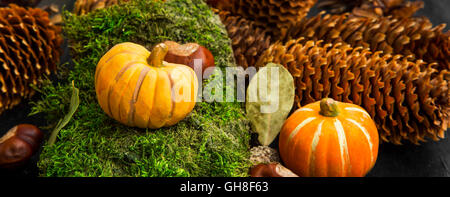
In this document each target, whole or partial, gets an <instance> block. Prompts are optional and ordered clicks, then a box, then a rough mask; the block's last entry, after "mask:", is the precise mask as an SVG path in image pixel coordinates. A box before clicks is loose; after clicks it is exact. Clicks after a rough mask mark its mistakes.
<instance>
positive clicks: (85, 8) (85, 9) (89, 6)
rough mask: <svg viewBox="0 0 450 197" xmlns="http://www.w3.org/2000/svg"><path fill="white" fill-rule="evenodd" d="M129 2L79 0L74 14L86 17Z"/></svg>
mask: <svg viewBox="0 0 450 197" xmlns="http://www.w3.org/2000/svg"><path fill="white" fill-rule="evenodd" d="M127 1H130V0H77V1H76V2H75V7H74V10H73V12H74V13H75V14H78V15H84V14H87V13H89V12H92V11H94V10H97V9H103V8H106V7H109V6H112V5H116V4H119V3H120V2H127Z"/></svg>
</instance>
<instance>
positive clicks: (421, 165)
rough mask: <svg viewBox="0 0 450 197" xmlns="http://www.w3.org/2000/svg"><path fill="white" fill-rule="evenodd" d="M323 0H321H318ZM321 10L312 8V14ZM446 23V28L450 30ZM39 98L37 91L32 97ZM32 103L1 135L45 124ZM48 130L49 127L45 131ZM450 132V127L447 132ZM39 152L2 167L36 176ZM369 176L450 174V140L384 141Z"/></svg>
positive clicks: (10, 116) (13, 114)
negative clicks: (21, 163) (419, 142)
mask: <svg viewBox="0 0 450 197" xmlns="http://www.w3.org/2000/svg"><path fill="white" fill-rule="evenodd" d="M74 1H75V0H43V1H42V2H41V3H40V4H39V6H41V5H48V4H50V3H55V4H57V5H58V6H60V7H62V6H64V7H65V9H68V10H72V8H73V3H74ZM319 1H320V0H319ZM424 1H425V8H424V9H422V10H420V11H419V12H418V13H417V15H420V16H427V17H429V18H430V20H431V21H432V22H433V24H434V25H438V24H441V23H449V22H450V0H424ZM317 13H318V10H317V9H316V8H313V9H312V10H311V12H310V15H315V14H317ZM448 29H449V27H447V29H446V30H448ZM67 61H70V57H69V53H68V49H67V47H65V51H64V54H63V57H62V62H67ZM36 98H39V95H36V96H35V97H34V98H33V99H36ZM29 113H30V106H29V104H28V103H27V102H23V103H22V104H20V105H19V106H17V107H15V108H14V109H13V110H9V111H7V112H5V113H3V114H2V115H0V136H3V134H4V133H6V132H7V131H8V130H9V129H10V128H11V127H13V126H14V125H17V124H21V123H30V124H34V125H37V126H39V127H40V126H45V124H46V123H45V119H44V118H43V117H42V116H40V115H35V116H28V114H29ZM45 132H46V131H45ZM446 134H447V135H449V134H450V132H449V131H447V133H446ZM38 157H39V154H36V155H35V156H33V158H32V159H31V161H30V162H29V163H28V164H27V165H26V166H25V167H24V168H22V169H19V170H17V171H14V172H6V171H5V172H3V171H0V176H1V175H2V174H3V175H4V174H7V175H12V176H27V177H33V176H37V175H38V169H37V167H36V162H37V160H38ZM367 176H369V177H450V140H449V138H448V137H447V138H445V139H443V140H441V141H439V142H434V141H429V142H427V143H422V145H420V146H416V145H413V144H405V145H402V146H397V145H393V144H387V143H382V144H381V145H380V148H379V155H378V160H377V163H376V165H375V167H374V168H373V169H372V171H371V172H370V173H369V174H368V175H367Z"/></svg>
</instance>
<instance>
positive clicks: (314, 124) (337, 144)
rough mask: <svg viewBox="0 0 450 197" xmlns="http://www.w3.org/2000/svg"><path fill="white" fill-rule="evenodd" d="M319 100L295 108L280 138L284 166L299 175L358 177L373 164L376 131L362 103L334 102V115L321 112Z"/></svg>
mask: <svg viewBox="0 0 450 197" xmlns="http://www.w3.org/2000/svg"><path fill="white" fill-rule="evenodd" d="M320 103H321V102H315V103H312V104H309V105H306V106H304V107H303V108H300V109H298V110H297V111H295V112H294V113H293V114H292V115H291V116H290V117H289V118H288V119H287V120H286V122H285V123H284V125H283V128H282V129H281V133H280V138H279V150H280V155H281V158H282V160H283V162H284V163H285V165H286V167H287V168H289V169H291V170H292V171H293V172H294V173H296V174H297V175H299V176H300V177H361V176H364V175H365V174H366V173H367V172H368V171H369V170H370V169H372V167H373V166H374V164H375V162H376V159H377V155H378V143H379V142H378V132H377V128H376V126H375V123H374V122H373V120H372V119H371V118H370V115H369V114H368V113H367V112H366V111H365V110H364V109H362V108H361V107H359V106H357V105H353V104H349V103H341V102H336V104H337V107H338V108H339V114H338V115H337V116H335V117H328V116H324V115H322V114H321V113H320V111H321V104H320Z"/></svg>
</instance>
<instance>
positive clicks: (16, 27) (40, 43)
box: [0, 4, 62, 113]
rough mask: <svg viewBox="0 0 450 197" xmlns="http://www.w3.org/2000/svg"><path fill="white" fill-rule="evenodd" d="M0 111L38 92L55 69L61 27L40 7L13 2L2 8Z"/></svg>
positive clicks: (0, 14) (59, 53)
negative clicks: (25, 6) (33, 86)
mask: <svg viewBox="0 0 450 197" xmlns="http://www.w3.org/2000/svg"><path fill="white" fill-rule="evenodd" d="M0 32H1V34H0V65H1V66H0V90H1V91H0V113H2V112H3V111H4V110H6V109H10V108H12V107H14V106H15V105H17V104H19V103H20V102H21V101H22V99H25V98H29V97H31V96H32V95H33V94H34V93H35V92H34V90H33V89H32V88H31V87H30V85H31V84H33V85H36V86H38V85H40V84H41V82H42V78H43V76H45V75H50V74H51V73H52V72H55V71H56V66H57V63H58V61H59V58H60V55H61V49H60V45H61V43H62V37H61V36H60V33H61V29H60V28H59V27H57V26H55V25H53V24H51V23H50V20H49V18H48V13H47V12H45V11H42V10H41V9H33V8H28V9H25V8H23V7H19V6H17V5H14V4H11V5H10V7H9V8H0Z"/></svg>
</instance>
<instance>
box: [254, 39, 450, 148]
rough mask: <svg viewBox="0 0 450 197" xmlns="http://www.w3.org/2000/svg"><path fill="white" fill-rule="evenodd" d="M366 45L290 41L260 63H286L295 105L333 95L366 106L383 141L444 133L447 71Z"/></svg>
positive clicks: (449, 102)
mask: <svg viewBox="0 0 450 197" xmlns="http://www.w3.org/2000/svg"><path fill="white" fill-rule="evenodd" d="M381 53H382V52H375V53H372V52H371V51H370V50H369V49H365V48H363V47H357V48H352V47H351V46H350V45H346V44H342V43H336V44H330V43H328V44H324V43H323V41H317V42H314V41H306V40H304V39H303V38H300V39H298V40H290V41H288V42H287V43H286V44H285V45H283V44H280V43H276V44H274V45H272V46H271V47H270V48H269V49H268V50H267V51H266V52H264V54H263V55H262V56H261V58H260V59H259V61H258V63H257V65H259V66H263V65H265V64H266V63H268V62H274V63H279V64H282V65H283V66H285V67H286V68H287V69H288V70H289V71H290V72H291V74H292V75H293V77H294V80H295V84H296V98H295V102H296V104H297V105H296V107H301V106H304V105H307V104H309V103H312V102H315V101H318V100H321V99H322V98H326V97H329V98H333V99H335V100H338V101H342V102H348V103H354V104H357V105H360V106H362V107H364V108H365V109H366V110H367V112H368V113H369V114H370V115H371V117H372V118H373V119H374V121H375V122H376V123H377V127H378V130H379V133H380V137H381V139H382V140H384V141H386V142H392V143H395V144H401V141H402V140H409V141H411V142H413V143H415V144H418V143H419V142H420V141H425V138H431V139H433V140H438V139H439V138H443V137H444V132H445V131H446V129H447V127H448V126H449V111H450V97H449V94H450V91H449V83H448V81H447V80H445V78H446V77H449V75H450V72H449V71H448V70H442V71H437V70H436V69H435V68H434V67H435V66H436V64H426V63H424V62H423V61H422V60H416V61H415V62H412V61H411V57H405V56H401V55H395V56H392V55H381Z"/></svg>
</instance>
